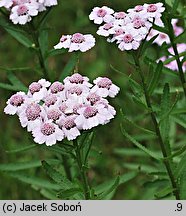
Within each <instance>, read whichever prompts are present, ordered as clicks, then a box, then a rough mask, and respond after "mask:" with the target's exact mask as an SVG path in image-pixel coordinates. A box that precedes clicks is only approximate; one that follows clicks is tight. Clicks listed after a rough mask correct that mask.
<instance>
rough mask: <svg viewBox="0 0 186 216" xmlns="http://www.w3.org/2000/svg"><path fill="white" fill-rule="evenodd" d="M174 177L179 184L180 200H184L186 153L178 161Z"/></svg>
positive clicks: (185, 190)
mask: <svg viewBox="0 0 186 216" xmlns="http://www.w3.org/2000/svg"><path fill="white" fill-rule="evenodd" d="M175 175H176V176H177V181H178V183H179V190H180V197H181V199H186V153H185V154H184V155H183V157H182V159H181V160H180V162H179V164H178V167H177V168H176V171H175Z"/></svg>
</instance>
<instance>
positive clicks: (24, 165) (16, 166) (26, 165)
mask: <svg viewBox="0 0 186 216" xmlns="http://www.w3.org/2000/svg"><path fill="white" fill-rule="evenodd" d="M47 161H48V162H49V163H50V164H59V160H47ZM40 166H41V161H40V160H34V161H25V162H17V163H15V162H14V163H7V164H0V170H1V171H18V170H25V169H30V168H35V167H40Z"/></svg>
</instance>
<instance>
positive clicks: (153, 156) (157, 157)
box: [121, 126, 161, 160]
mask: <svg viewBox="0 0 186 216" xmlns="http://www.w3.org/2000/svg"><path fill="white" fill-rule="evenodd" d="M121 131H122V133H123V135H124V136H125V137H126V138H127V139H129V140H130V141H131V142H132V143H133V144H134V145H135V146H136V147H138V148H139V149H141V150H142V151H143V152H145V153H146V154H148V155H149V156H150V157H152V158H154V159H156V160H161V157H160V156H159V154H157V153H155V152H153V151H151V150H149V149H147V148H146V147H145V146H143V145H141V144H140V143H139V142H138V141H137V140H135V139H134V138H133V137H132V136H130V135H129V134H128V133H127V132H126V131H125V129H124V128H123V127H122V126H121Z"/></svg>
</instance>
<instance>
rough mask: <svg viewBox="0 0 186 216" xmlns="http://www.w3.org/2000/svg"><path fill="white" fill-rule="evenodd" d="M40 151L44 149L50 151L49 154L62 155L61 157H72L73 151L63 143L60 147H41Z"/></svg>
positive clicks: (71, 147)
mask: <svg viewBox="0 0 186 216" xmlns="http://www.w3.org/2000/svg"><path fill="white" fill-rule="evenodd" d="M41 148H42V149H46V150H47V151H51V152H55V153H58V154H62V155H67V156H68V155H69V154H70V155H71V156H72V157H74V154H73V149H74V147H73V146H71V145H68V144H65V143H64V141H63V142H62V144H61V145H60V146H58V145H55V146H41Z"/></svg>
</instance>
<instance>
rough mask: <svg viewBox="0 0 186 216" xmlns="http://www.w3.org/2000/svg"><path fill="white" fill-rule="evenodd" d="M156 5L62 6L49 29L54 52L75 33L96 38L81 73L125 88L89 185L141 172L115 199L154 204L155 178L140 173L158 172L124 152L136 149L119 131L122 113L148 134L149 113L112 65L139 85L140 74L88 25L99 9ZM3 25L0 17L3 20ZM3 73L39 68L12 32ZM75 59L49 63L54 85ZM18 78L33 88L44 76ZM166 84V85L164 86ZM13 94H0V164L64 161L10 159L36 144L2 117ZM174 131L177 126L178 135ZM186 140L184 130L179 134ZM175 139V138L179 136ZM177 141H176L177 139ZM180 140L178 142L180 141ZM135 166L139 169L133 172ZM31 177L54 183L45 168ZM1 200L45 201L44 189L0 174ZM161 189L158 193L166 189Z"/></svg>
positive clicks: (103, 132) (97, 142)
mask: <svg viewBox="0 0 186 216" xmlns="http://www.w3.org/2000/svg"><path fill="white" fill-rule="evenodd" d="M149 2H153V1H147V0H146V1H141V0H138V1H134V0H115V1H103V0H99V1H94V0H91V1H83V0H77V1H76V0H68V1H65V0H59V5H58V6H56V7H54V8H53V9H52V13H51V14H50V18H49V20H48V26H49V27H50V29H49V48H50V49H52V47H53V46H54V45H55V44H57V43H58V41H59V38H60V36H61V34H72V33H75V32H81V33H91V34H93V35H94V36H95V37H96V42H97V43H96V46H95V47H94V48H93V49H91V50H90V51H88V52H87V53H85V54H82V55H81V58H80V66H79V72H80V73H81V74H83V75H86V76H88V77H89V78H90V79H91V80H93V79H94V78H96V77H97V76H107V77H110V78H111V79H112V80H113V82H114V83H115V84H117V85H118V86H119V87H120V88H121V91H120V94H119V96H118V97H116V98H115V99H112V100H111V104H113V105H114V106H115V108H116V109H117V113H118V114H117V116H116V118H115V119H113V120H112V121H111V123H109V124H108V125H105V126H102V127H99V128H98V129H97V133H96V138H95V139H94V145H93V150H92V152H91V157H90V167H91V169H90V170H89V173H88V175H89V181H90V182H91V185H93V186H95V185H98V184H100V183H104V182H106V181H108V180H109V179H112V178H114V177H115V176H116V175H117V174H125V173H128V172H129V171H130V170H133V169H135V170H137V171H138V175H137V177H136V178H133V179H132V180H131V181H129V182H127V183H126V184H122V185H121V186H120V187H119V188H118V190H117V192H116V193H115V195H114V199H154V196H153V194H154V190H155V189H154V187H153V184H152V185H151V186H149V185H148V184H150V182H148V183H147V182H146V181H147V179H148V180H151V177H150V176H149V175H148V174H146V173H145V172H143V171H140V170H138V169H137V168H136V167H138V166H140V165H142V164H143V163H144V164H149V167H145V168H146V169H151V165H152V166H154V165H155V164H154V161H152V160H150V159H148V157H145V156H144V155H143V154H140V153H139V152H137V153H136V156H135V157H134V156H130V151H129V152H128V153H126V151H122V150H124V149H125V148H134V147H133V145H132V144H131V143H130V142H129V141H128V140H127V139H126V138H125V137H124V136H123V135H122V133H121V131H120V123H121V121H122V116H121V113H120V108H122V109H123V111H124V113H125V114H126V115H127V116H129V117H132V118H133V120H134V121H136V122H137V123H140V125H142V126H143V125H145V126H146V128H149V129H150V128H152V125H151V123H150V121H149V117H148V116H147V113H144V112H143V109H142V108H141V107H139V106H138V105H136V104H135V103H134V101H133V100H132V91H131V88H130V86H129V83H128V80H127V79H126V78H125V76H123V75H122V74H120V73H117V72H115V71H114V70H113V69H112V68H111V65H112V66H113V67H115V68H117V69H118V70H119V71H121V72H123V73H125V74H127V75H130V74H131V75H132V77H133V78H136V79H137V80H138V76H137V75H136V74H135V70H134V69H133V68H132V66H131V65H130V64H129V63H128V61H129V57H128V56H127V54H126V53H125V52H121V51H119V50H118V48H117V47H116V45H115V44H109V43H107V42H106V39H105V38H103V37H100V36H98V35H96V30H97V27H98V26H96V25H94V24H93V22H91V21H89V19H88V15H89V13H90V12H91V9H92V8H93V7H95V6H103V5H107V6H109V7H112V8H113V9H114V10H116V11H121V10H124V11H126V10H127V9H128V8H130V7H134V6H135V5H136V4H141V3H149ZM0 19H1V16H0ZM0 41H1V43H0V56H1V57H0V67H6V68H15V67H31V68H34V67H35V66H36V64H37V59H36V56H35V55H34V54H33V52H32V51H30V50H28V49H26V48H25V47H23V46H22V45H21V44H19V43H18V42H17V41H16V40H15V39H13V38H12V37H11V36H10V35H8V33H7V32H5V31H4V30H3V29H2V28H0ZM149 55H150V56H151V57H152V58H154V59H156V58H158V57H159V55H160V53H159V48H158V47H157V46H156V45H153V46H152V48H150V50H149ZM70 56H71V54H70V53H67V54H64V55H59V56H57V57H51V58H50V59H49V69H50V76H51V77H52V78H53V79H55V78H56V77H57V76H59V74H60V73H61V71H62V70H63V68H64V67H65V65H66V64H67V62H68V60H69V59H70ZM16 75H17V76H18V77H19V79H20V80H21V81H22V82H23V83H24V84H25V85H27V86H28V84H29V83H31V82H32V81H36V80H38V79H39V78H41V76H39V75H38V74H37V73H35V72H34V71H24V72H20V71H17V72H16ZM165 79H166V81H168V82H171V83H172V84H174V85H178V83H179V81H178V80H177V79H176V78H175V77H174V76H170V77H169V76H166V78H165ZM0 82H4V83H8V79H7V73H6V71H5V70H3V69H0ZM162 82H164V80H162ZM12 93H13V92H11V91H8V90H3V89H0V96H1V103H0V129H1V130H0V163H14V162H24V161H29V160H44V159H53V158H56V157H57V158H59V157H60V156H56V154H53V153H51V152H48V151H45V150H44V149H42V147H38V148H37V149H36V148H34V149H31V150H29V151H26V152H24V153H17V154H8V153H7V152H6V151H8V150H12V149H16V148H18V147H22V146H27V145H30V144H33V141H32V137H31V135H30V134H28V133H27V131H26V130H25V129H23V128H21V127H20V123H19V120H18V118H17V116H7V115H5V114H4V113H3V109H4V107H5V103H6V100H7V99H8V98H9V97H10V96H11V94H12ZM154 100H155V101H157V102H159V100H160V96H159V95H158V94H157V95H156V96H155V97H154ZM174 127H176V126H175V125H172V130H173V132H174V131H175V128H174ZM126 129H127V130H128V131H130V134H132V135H133V137H135V138H136V139H138V141H140V142H141V143H142V144H144V145H147V146H150V147H152V148H155V149H156V148H157V149H158V146H157V142H156V139H155V138H154V137H153V136H151V135H146V134H143V132H140V131H139V130H138V129H135V128H134V127H133V126H131V125H130V124H127V123H126ZM179 133H180V134H181V135H182V133H183V131H182V129H179ZM175 136H176V135H175ZM173 139H174V137H173ZM178 139H179V138H178ZM131 163H134V164H136V166H134V167H131ZM24 172H25V173H26V174H28V175H30V176H36V177H42V178H43V179H49V178H48V177H47V176H46V174H45V172H44V170H43V169H42V168H41V167H36V168H34V169H30V170H27V171H23V173H24ZM0 183H1V187H0V199H45V198H46V197H44V196H43V195H41V194H40V193H39V191H41V188H39V187H35V186H34V185H32V186H31V185H29V184H25V183H22V182H21V181H19V180H17V179H16V178H12V177H10V176H9V175H7V174H6V173H5V172H0ZM161 184H162V183H160V184H159V187H160V188H161Z"/></svg>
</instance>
